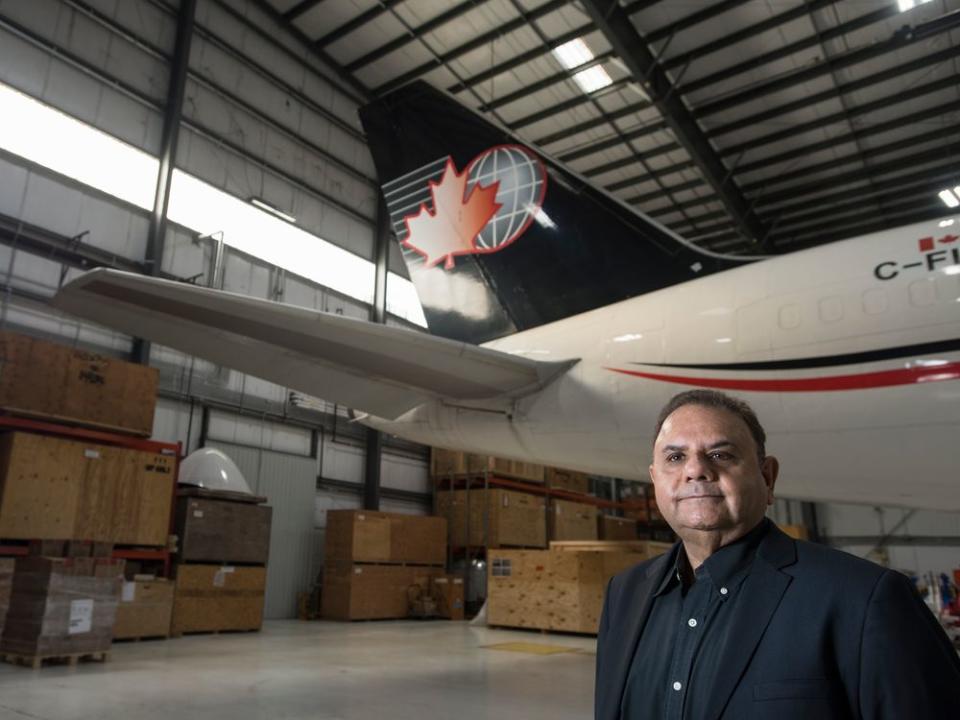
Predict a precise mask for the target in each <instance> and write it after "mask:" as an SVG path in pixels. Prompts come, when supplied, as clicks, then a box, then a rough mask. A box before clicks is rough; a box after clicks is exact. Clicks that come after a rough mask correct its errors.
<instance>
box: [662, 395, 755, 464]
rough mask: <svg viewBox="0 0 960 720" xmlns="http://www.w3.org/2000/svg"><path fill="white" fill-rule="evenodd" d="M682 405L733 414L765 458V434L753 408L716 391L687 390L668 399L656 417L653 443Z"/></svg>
mask: <svg viewBox="0 0 960 720" xmlns="http://www.w3.org/2000/svg"><path fill="white" fill-rule="evenodd" d="M684 405H700V406H702V407H708V408H717V409H719V410H726V411H727V412H730V413H733V414H734V415H736V416H737V417H738V418H740V419H741V420H743V422H744V423H746V425H747V429H748V430H750V435H752V436H753V440H754V442H756V444H757V456H758V457H759V458H760V460H763V458H765V457H766V455H767V449H766V442H767V434H766V433H765V432H764V431H763V426H762V425H760V421H759V420H758V419H757V414H756V413H755V412H754V411H753V408H752V407H750V406H749V405H747V403H745V402H744V401H743V400H740V399H739V398H735V397H730V396H729V395H725V394H724V393H722V392H718V391H716V390H687V391H686V392H682V393H679V394H677V395H674V396H673V397H672V398H670V401H669V402H668V403H667V404H666V405H664V406H663V410H661V411H660V415H659V416H657V428H656V430H655V431H654V433H653V441H654V442H656V441H657V437H658V436H659V435H660V428H662V427H663V423H664V422H665V421H666V419H667V418H668V417H670V415H671V414H672V413H673V412H674V411H675V410H678V409H679V408H682V407H683V406H684Z"/></svg>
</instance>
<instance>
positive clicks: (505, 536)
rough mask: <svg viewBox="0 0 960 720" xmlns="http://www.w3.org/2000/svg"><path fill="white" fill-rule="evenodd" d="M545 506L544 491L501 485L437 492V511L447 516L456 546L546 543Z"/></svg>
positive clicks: (534, 546)
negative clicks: (511, 488) (518, 490)
mask: <svg viewBox="0 0 960 720" xmlns="http://www.w3.org/2000/svg"><path fill="white" fill-rule="evenodd" d="M468 493H469V494H468ZM468 504H469V510H468ZM546 507H547V504H546V499H545V498H544V497H543V496H542V495H533V494H530V493H522V492H515V491H513V490H503V489H501V488H491V489H486V490H469V491H467V490H454V491H443V492H438V493H437V514H438V515H442V516H444V517H446V518H447V520H448V523H449V530H450V544H451V545H453V546H463V545H465V544H469V545H476V546H481V545H486V546H487V547H503V546H513V547H532V548H542V547H546V545H547V518H546V514H547V513H546ZM468 525H469V527H468ZM468 540H469V542H467V541H468Z"/></svg>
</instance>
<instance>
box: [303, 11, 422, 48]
mask: <svg viewBox="0 0 960 720" xmlns="http://www.w3.org/2000/svg"><path fill="white" fill-rule="evenodd" d="M402 2H404V0H380V2H379V3H378V4H377V5H374V6H373V7H372V8H370V9H369V10H366V11H365V12H362V13H360V14H359V15H357V16H356V17H355V18H353V19H352V20H347V22H345V23H343V25H339V26H337V27H335V28H334V29H333V30H331V31H330V32H328V33H327V34H326V35H322V36H320V37H318V38H317V39H316V40H314V41H313V45H314V47H318V48H325V47H326V46H327V45H332V44H333V43H335V42H337V40H340V39H341V38H345V37H346V36H347V35H349V34H350V33H352V32H353V31H355V30H359V29H360V28H362V27H363V26H364V25H366V24H367V23H370V22H373V21H374V20H376V19H377V18H378V17H380V16H381V15H383V14H384V13H385V12H389V11H390V10H392V9H393V8H394V7H395V6H397V5H399V4H400V3H402Z"/></svg>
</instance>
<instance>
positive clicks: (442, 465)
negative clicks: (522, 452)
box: [430, 448, 544, 483]
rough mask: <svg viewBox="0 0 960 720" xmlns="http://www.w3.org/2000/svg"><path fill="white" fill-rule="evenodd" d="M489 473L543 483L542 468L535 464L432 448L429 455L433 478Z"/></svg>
mask: <svg viewBox="0 0 960 720" xmlns="http://www.w3.org/2000/svg"><path fill="white" fill-rule="evenodd" d="M483 473H490V474H492V475H496V476H498V477H504V478H512V479H514V480H522V481H524V482H531V483H543V480H544V467H543V465H537V464H536V463H528V462H520V461H519V460H507V459H504V458H497V457H491V456H489V455H476V454H474V453H468V452H459V451H456V450H444V449H443V448H433V451H432V452H431V454H430V474H431V475H432V476H433V477H435V478H440V477H448V476H464V475H474V476H476V475H481V474H483Z"/></svg>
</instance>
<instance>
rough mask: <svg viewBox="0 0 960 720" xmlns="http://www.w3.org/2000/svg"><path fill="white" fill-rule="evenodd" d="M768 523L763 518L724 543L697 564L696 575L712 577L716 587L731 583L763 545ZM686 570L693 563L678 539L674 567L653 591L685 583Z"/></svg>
mask: <svg viewBox="0 0 960 720" xmlns="http://www.w3.org/2000/svg"><path fill="white" fill-rule="evenodd" d="M769 527H770V521H769V520H768V519H767V518H763V519H762V520H761V521H760V522H759V523H757V525H756V526H755V527H754V528H753V529H752V530H750V532H748V533H746V534H745V535H741V536H740V537H739V538H737V539H736V540H734V541H733V542H732V543H730V544H728V545H724V546H723V547H722V548H720V549H719V550H717V551H716V552H715V553H713V555H711V556H710V557H708V558H707V559H706V560H705V561H704V563H703V565H701V566H700V567H699V568H697V576H698V577H703V576H706V577H709V578H710V580H711V581H712V582H713V583H714V584H715V585H716V586H717V587H724V586H726V585H728V584H730V582H731V580H732V579H733V578H734V576H736V575H737V574H738V573H739V572H740V571H741V570H743V569H744V568H746V567H747V566H748V565H749V564H750V563H751V562H752V561H753V557H754V555H756V552H757V548H758V547H759V546H760V541H761V540H763V538H764V536H765V535H766V534H767V531H768V530H769ZM687 572H690V563H689V561H688V560H687V553H686V551H685V550H684V548H683V543H682V542H681V543H678V548H677V551H676V555H675V556H674V560H673V563H672V565H671V569H670V571H669V572H667V573H666V574H664V576H663V580H662V581H661V582H660V585H659V586H658V587H657V589H656V591H655V592H654V596H658V595H662V594H663V593H665V592H667V591H668V590H669V589H671V588H672V587H673V586H674V584H680V583H682V579H683V574H684V573H687Z"/></svg>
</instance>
